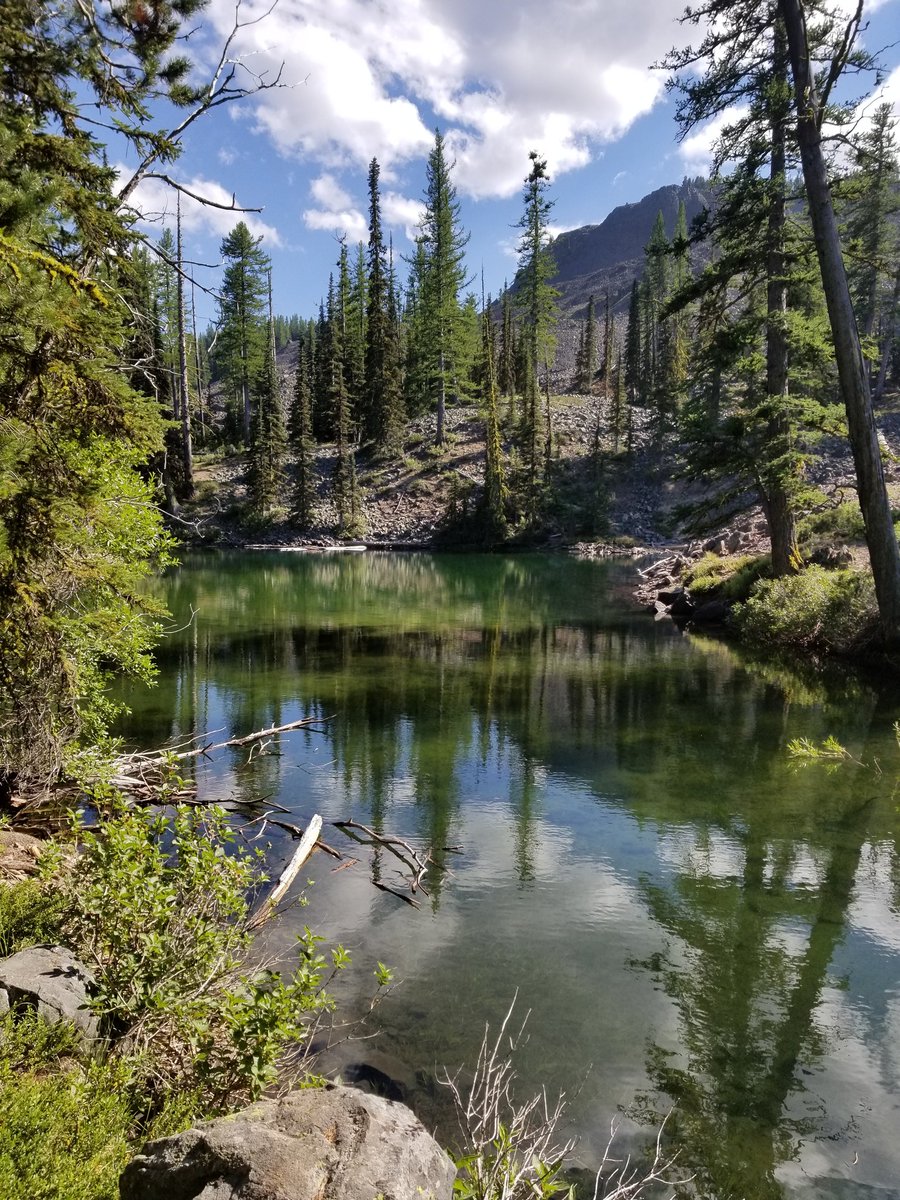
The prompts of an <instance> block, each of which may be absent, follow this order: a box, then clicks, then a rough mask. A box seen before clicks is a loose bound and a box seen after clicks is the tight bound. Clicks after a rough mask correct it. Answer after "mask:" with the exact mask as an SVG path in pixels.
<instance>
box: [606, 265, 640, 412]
mask: <svg viewBox="0 0 900 1200" xmlns="http://www.w3.org/2000/svg"><path fill="white" fill-rule="evenodd" d="M607 344H608V343H607ZM643 345H644V339H643V334H642V330H641V298H640V289H639V286H638V281H637V280H636V279H634V280H632V283H631V299H630V301H629V304H628V326H627V329H626V332H625V386H626V388H627V390H628V400H629V403H630V404H632V405H635V404H638V403H639V402H640V401H641V400H642V399H643V394H644V388H643V376H642V364H643ZM606 362H607V367H606V370H608V369H609V359H608V358H607V360H606Z"/></svg>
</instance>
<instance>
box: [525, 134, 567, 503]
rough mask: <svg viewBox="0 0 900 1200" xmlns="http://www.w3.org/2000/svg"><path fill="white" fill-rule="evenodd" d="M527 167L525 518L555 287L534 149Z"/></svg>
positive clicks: (535, 490) (541, 433)
mask: <svg viewBox="0 0 900 1200" xmlns="http://www.w3.org/2000/svg"><path fill="white" fill-rule="evenodd" d="M529 158H530V160H531V170H530V171H529V173H528V175H527V177H526V179H525V188H524V192H523V201H524V212H523V214H522V216H521V218H520V219H519V222H518V227H519V228H520V229H521V230H522V233H521V236H520V238H519V245H518V252H519V273H518V282H519V289H518V292H517V294H516V300H517V302H518V305H519V308H520V312H521V318H522V334H523V345H524V363H525V379H524V389H523V405H522V421H521V434H520V437H521V442H522V455H523V459H524V465H525V473H526V478H525V488H524V496H523V508H524V511H525V516H526V519H527V520H528V521H533V520H534V519H535V517H536V516H537V507H538V494H539V489H540V484H541V476H542V461H545V458H546V454H545V455H544V458H543V459H542V454H541V450H542V448H543V449H544V450H545V451H546V447H547V446H548V445H549V442H550V429H549V427H545V428H544V429H543V430H542V428H541V411H540V370H541V367H542V366H543V369H544V374H545V376H546V382H547V390H548V394H549V372H550V363H551V362H552V360H553V352H554V348H555V334H556V297H557V294H558V293H557V292H556V289H555V288H553V287H551V286H550V282H549V281H550V279H551V277H552V275H553V273H554V271H555V269H556V267H555V263H554V261H553V255H552V254H551V253H550V250H549V240H550V237H549V233H548V229H547V224H548V221H549V217H550V211H551V209H552V207H553V205H552V201H550V200H549V199H548V198H547V195H546V192H547V188H548V186H549V178H548V176H547V163H546V161H545V160H543V159H542V158H540V157H539V156H538V154H537V152H536V151H534V150H532V151H531V153H530V154H529Z"/></svg>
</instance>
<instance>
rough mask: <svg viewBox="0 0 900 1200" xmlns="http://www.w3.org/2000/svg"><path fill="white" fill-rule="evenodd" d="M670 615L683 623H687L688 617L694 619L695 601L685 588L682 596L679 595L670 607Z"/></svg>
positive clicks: (681, 593) (681, 592)
mask: <svg viewBox="0 0 900 1200" xmlns="http://www.w3.org/2000/svg"><path fill="white" fill-rule="evenodd" d="M669 613H670V615H671V616H673V617H675V618H676V619H677V620H681V621H685V620H687V618H688V617H692V616H693V615H694V604H693V601H692V600H691V598H690V595H689V594H688V593H687V592H686V591H685V590H684V588H682V589H681V591H680V594H679V595H677V596H676V597H675V599H674V600H673V601H672V603H671V604H670V605H669Z"/></svg>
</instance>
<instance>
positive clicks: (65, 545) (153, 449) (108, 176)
mask: <svg viewBox="0 0 900 1200" xmlns="http://www.w3.org/2000/svg"><path fill="white" fill-rule="evenodd" d="M196 8H197V5H196V3H191V2H189V0H175V2H173V3H167V2H166V0H159V2H158V3H156V4H154V5H153V13H152V17H153V19H152V21H148V22H146V23H145V22H141V21H137V20H135V19H133V17H131V16H129V15H128V14H126V13H125V12H124V11H123V10H122V9H121V7H120V6H109V5H104V6H100V5H87V4H86V5H78V4H75V3H68V2H65V0H64V2H63V3H60V4H54V5H45V4H39V3H37V2H35V0H25V2H22V3H15V4H7V5H4V6H3V7H2V10H0V63H2V76H3V86H2V89H0V162H2V172H0V173H2V186H0V327H2V329H3V330H4V336H3V338H2V344H0V467H2V483H0V792H3V793H6V792H7V791H8V789H9V787H10V785H11V784H13V785H15V786H17V787H18V788H19V790H20V791H21V792H22V793H23V794H26V793H27V792H28V791H29V790H31V794H32V796H36V795H37V794H38V793H39V791H40V790H41V789H44V788H46V787H48V786H49V785H51V784H52V783H53V782H54V781H55V780H56V779H57V778H58V776H59V774H60V772H61V770H62V768H63V766H64V763H65V761H66V759H67V757H68V756H69V755H70V753H71V750H72V747H73V743H74V742H75V741H76V739H77V738H78V737H79V736H83V738H84V740H85V742H86V743H88V744H90V745H92V746H97V745H98V744H100V743H101V742H102V739H103V735H104V731H105V729H106V727H107V724H108V721H109V717H110V713H111V706H110V704H109V697H108V695H107V694H106V692H105V685H106V684H107V682H108V681H109V679H110V676H111V675H112V673H113V672H115V671H118V670H126V671H130V672H132V673H133V674H135V675H143V676H144V677H145V678H146V677H148V676H149V674H150V673H151V666H150V663H149V659H148V647H149V645H150V644H151V642H152V641H153V636H154V633H155V630H156V623H155V620H154V617H153V615H152V614H151V613H150V612H149V611H148V607H147V605H146V603H145V602H143V601H142V600H141V594H142V592H144V591H145V582H144V578H145V576H146V575H147V574H148V573H149V572H150V571H152V570H153V569H154V568H155V567H156V566H157V565H159V564H160V563H164V562H165V561H166V552H167V539H166V537H165V535H164V532H163V528H162V523H161V520H160V517H159V513H158V511H157V509H156V507H155V505H154V495H153V493H152V490H151V488H150V486H149V485H148V484H146V483H145V482H144V481H143V480H142V478H141V475H140V473H139V472H140V470H141V468H143V467H144V466H145V464H146V462H147V460H148V458H149V457H150V456H151V455H153V454H155V453H157V452H158V451H159V450H160V448H161V446H162V422H161V420H160V415H159V405H158V403H157V400H156V397H155V396H154V395H153V394H152V392H153V391H154V387H153V381H154V377H157V378H158V375H159V371H158V364H156V363H150V364H146V363H145V364H139V363H138V362H137V361H134V360H130V359H128V358H127V357H126V354H127V351H128V349H129V348H135V343H134V342H133V341H132V337H133V334H134V333H135V332H136V327H137V326H139V325H142V326H143V332H144V333H145V334H146V333H149V334H150V338H151V344H153V343H155V341H156V338H155V329H154V327H155V325H156V315H155V314H147V316H148V318H149V319H147V320H140V319H138V320H135V317H134V315H133V314H132V313H131V312H130V311H129V310H128V308H127V307H126V304H125V303H124V300H125V298H126V297H127V296H130V295H132V294H133V292H132V282H131V280H130V279H129V275H130V273H131V271H132V268H133V264H132V259H131V251H132V249H133V247H134V244H135V240H134V237H133V234H132V228H131V227H132V220H131V216H130V214H124V213H123V212H122V211H121V206H120V202H119V198H118V197H117V195H116V178H115V172H114V171H112V170H111V169H110V167H109V165H108V164H107V162H106V161H105V158H104V155H103V153H102V150H101V147H100V146H99V144H98V143H97V141H96V140H95V137H94V133H93V131H94V129H95V128H96V124H97V123H99V124H100V125H101V126H115V127H116V129H117V131H118V136H119V137H120V138H121V139H124V142H125V147H123V152H125V153H127V152H128V151H130V150H135V151H136V152H137V154H138V157H139V161H142V160H143V153H144V151H145V150H146V147H147V146H148V145H150V144H153V143H154V142H158V144H159V145H160V146H165V145H167V154H168V156H169V157H174V156H175V154H176V153H177V146H176V145H175V144H173V143H172V142H171V141H169V142H168V143H167V139H166V138H165V136H164V135H163V134H161V132H160V131H159V130H158V129H156V128H154V127H153V125H152V123H151V120H150V117H149V115H148V114H149V106H150V102H151V99H152V101H153V105H152V107H153V111H154V112H156V113H159V111H160V108H161V107H162V106H164V104H165V103H166V97H167V96H168V99H169V100H176V99H178V98H179V97H181V98H183V97H184V95H185V94H186V93H187V94H188V95H190V94H192V93H191V92H190V91H189V90H188V89H186V87H185V83H184V76H185V74H186V72H187V70H188V68H189V64H188V63H186V62H185V60H184V59H183V58H181V57H176V56H171V55H172V50H173V48H174V46H175V43H176V39H177V38H178V36H179V24H180V20H181V19H182V18H183V17H186V16H188V15H190V14H191V13H193V12H194V11H196ZM129 12H130V10H129ZM170 56H171V57H170ZM164 61H167V65H166V66H165V67H163V66H162V63H163V62H164ZM86 114H89V115H86ZM144 294H145V295H146V294H147V289H146V288H145V290H144ZM146 345H147V343H146V342H145V347H146ZM145 365H146V366H147V368H148V369H147V372H146V374H144V370H143V368H144V366H145ZM141 376H143V381H142V383H141V386H140V387H135V386H133V385H132V381H137V380H138V379H139V378H140V377H141Z"/></svg>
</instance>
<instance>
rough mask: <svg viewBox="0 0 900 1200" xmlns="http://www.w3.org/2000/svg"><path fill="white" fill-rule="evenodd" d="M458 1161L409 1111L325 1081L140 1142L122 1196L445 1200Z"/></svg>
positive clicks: (146, 1199)
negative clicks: (174, 1133) (147, 1141)
mask: <svg viewBox="0 0 900 1200" xmlns="http://www.w3.org/2000/svg"><path fill="white" fill-rule="evenodd" d="M455 1175H456V1168H455V1167H454V1165H453V1163H452V1161H451V1160H450V1158H449V1157H448V1155H447V1154H446V1152H445V1151H444V1150H442V1149H441V1147H440V1146H439V1145H438V1144H437V1142H436V1141H435V1140H434V1138H433V1137H432V1136H431V1134H430V1133H428V1132H427V1131H426V1130H425V1128H424V1127H423V1126H422V1125H421V1124H420V1122H419V1120H418V1119H417V1118H416V1117H415V1116H413V1114H412V1113H411V1112H410V1111H409V1109H408V1108H405V1107H404V1106H403V1105H402V1104H397V1103H395V1102H393V1101H391V1100H385V1099H383V1098H382V1097H380V1096H370V1095H367V1094H366V1093H364V1092H359V1091H356V1090H355V1089H353V1088H346V1087H340V1086H337V1085H330V1086H328V1087H324V1088H306V1089H303V1090H301V1091H296V1092H291V1093H289V1094H288V1095H287V1096H284V1097H282V1098H281V1099H279V1100H263V1101H261V1102H260V1103H258V1104H254V1105H252V1106H251V1107H250V1108H247V1109H244V1110H243V1111H242V1112H239V1113H236V1114H235V1115H234V1116H231V1117H220V1118H219V1119H218V1120H215V1121H204V1122H202V1123H201V1124H199V1125H197V1126H195V1127H194V1128H193V1129H188V1130H187V1131H186V1132H185V1133H181V1134H178V1135H177V1136H175V1137H168V1138H161V1139H160V1140H158V1141H155V1142H150V1143H148V1145H146V1146H145V1147H144V1149H143V1151H142V1153H141V1154H139V1155H138V1156H137V1157H136V1158H134V1159H133V1160H132V1161H131V1162H130V1163H129V1164H128V1166H127V1167H126V1168H125V1170H124V1171H123V1173H122V1176H121V1179H120V1180H119V1194H120V1197H121V1200H321V1198H322V1197H323V1196H325V1197H329V1200H375V1198H376V1197H384V1200H450V1196H451V1194H452V1191H453V1180H454V1177H455Z"/></svg>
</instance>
